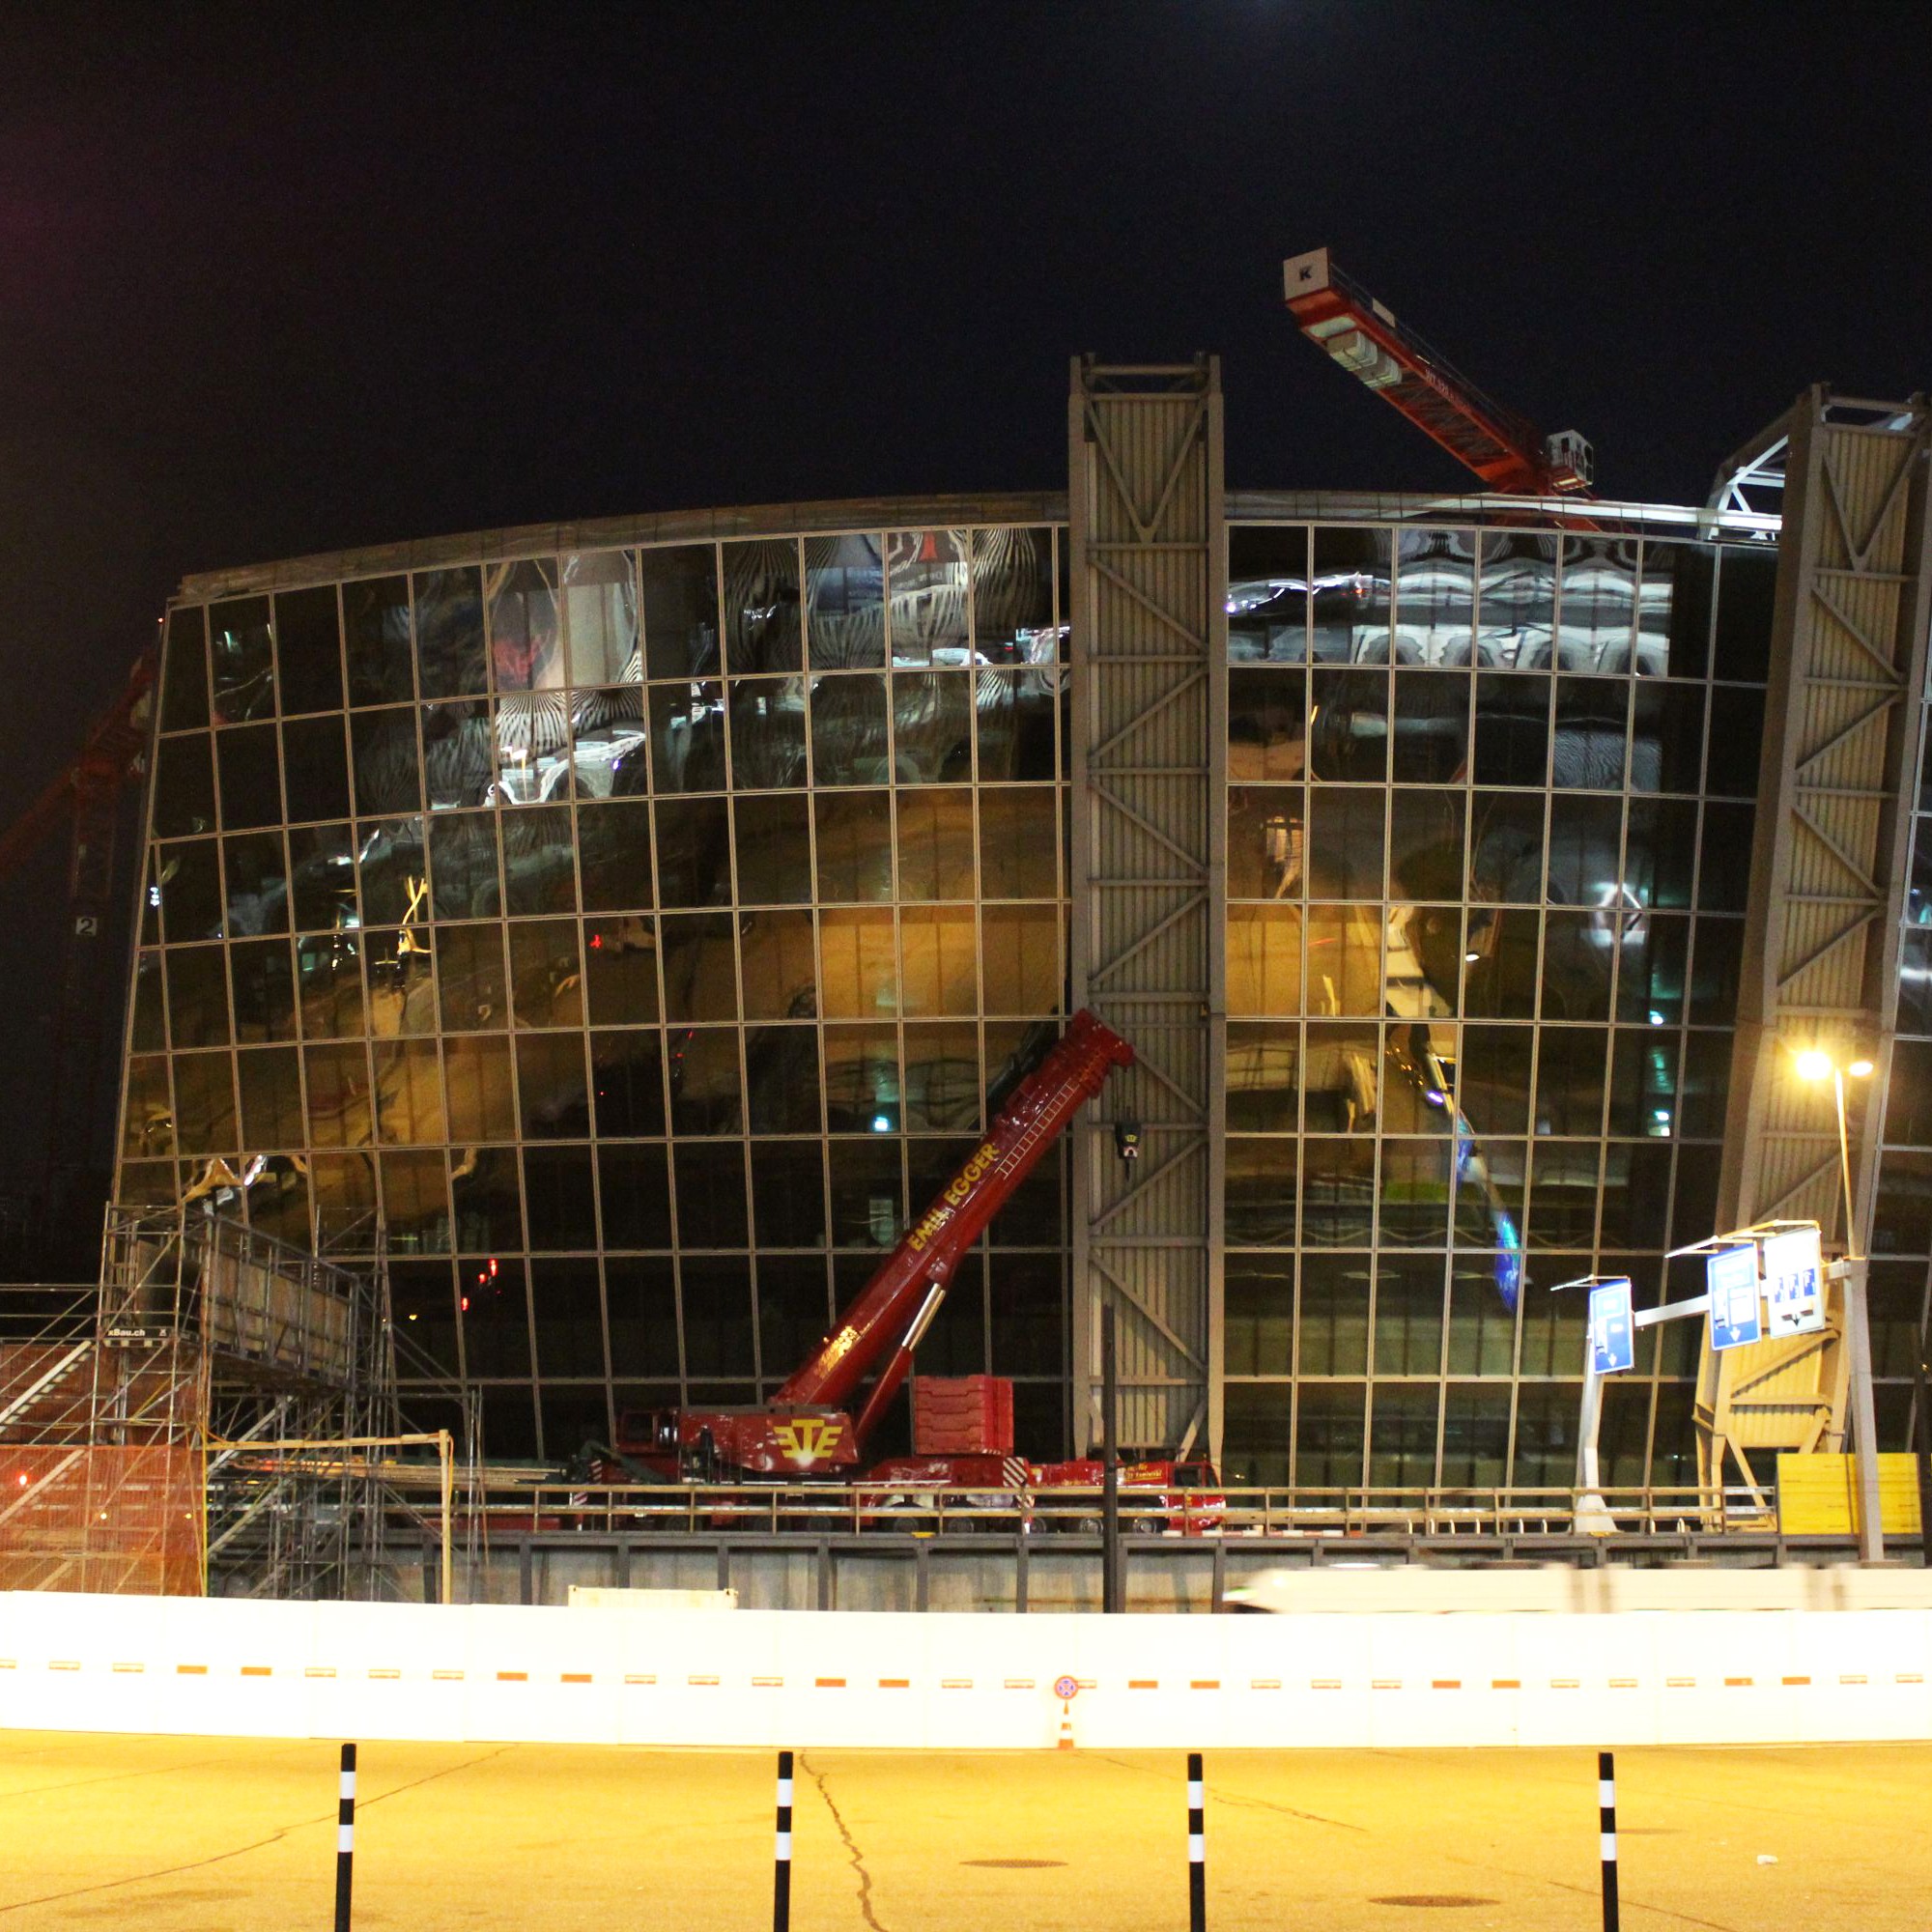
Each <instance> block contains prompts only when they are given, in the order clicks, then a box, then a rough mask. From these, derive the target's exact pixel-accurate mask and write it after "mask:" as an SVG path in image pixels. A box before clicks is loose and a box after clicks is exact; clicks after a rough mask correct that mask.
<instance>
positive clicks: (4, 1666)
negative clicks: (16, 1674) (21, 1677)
mask: <svg viewBox="0 0 1932 1932" xmlns="http://www.w3.org/2000/svg"><path fill="white" fill-rule="evenodd" d="M17 1667H18V1666H17V1665H16V1664H15V1663H14V1660H13V1659H12V1658H11V1657H0V1670H14V1669H16V1668H17Z"/></svg>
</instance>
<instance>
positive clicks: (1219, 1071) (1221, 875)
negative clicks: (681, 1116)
mask: <svg viewBox="0 0 1932 1932" xmlns="http://www.w3.org/2000/svg"><path fill="white" fill-rule="evenodd" d="M1221 467H1222V442H1221V385H1220V370H1219V365H1218V363H1217V362H1216V361H1215V360H1214V359H1213V358H1211V357H1208V356H1202V357H1199V358H1197V359H1196V360H1195V361H1194V362H1192V363H1187V364H1182V365H1179V366H1163V367H1155V368H1149V367H1129V366H1119V365H1116V366H1108V365H1104V364H1100V363H1096V362H1094V360H1093V359H1092V358H1082V359H1080V360H1077V361H1076V362H1075V363H1074V365H1073V384H1072V397H1071V404H1070V409H1069V418H1068V438H1067V469H1068V521H1069V526H1070V528H1069V540H1070V544H1071V573H1070V574H1071V582H1072V599H1073V609H1072V639H1071V657H1072V663H1073V667H1074V671H1073V686H1074V696H1073V722H1072V806H1073V838H1072V852H1073V865H1072V872H1073V877H1072V895H1073V916H1072V959H1071V983H1072V995H1073V1003H1074V1005H1075V1006H1076V1007H1080V1006H1087V1007H1091V1008H1092V1009H1094V1011H1095V1012H1096V1013H1098V1014H1099V1015H1100V1016H1101V1018H1103V1019H1104V1020H1106V1022H1107V1023H1108V1025H1110V1026H1112V1027H1114V1028H1115V1029H1116V1030H1117V1031H1119V1032H1120V1033H1121V1034H1122V1035H1123V1036H1124V1037H1126V1038H1127V1039H1128V1040H1130V1041H1131V1042H1132V1043H1133V1046H1134V1050H1135V1052H1136V1053H1137V1054H1138V1056H1139V1059H1138V1061H1137V1064H1136V1065H1134V1066H1133V1067H1131V1068H1129V1069H1127V1070H1126V1071H1124V1072H1123V1073H1122V1074H1120V1075H1117V1076H1116V1078H1115V1080H1114V1081H1113V1083H1112V1085H1111V1086H1110V1087H1109V1089H1108V1092H1107V1094H1106V1097H1105V1101H1104V1103H1103V1104H1104V1109H1105V1114H1106V1118H1105V1119H1104V1120H1102V1119H1096V1118H1092V1117H1091V1115H1090V1118H1089V1119H1087V1120H1086V1121H1084V1122H1081V1123H1080V1125H1079V1126H1078V1128H1077V1129H1076V1133H1077V1135H1078V1140H1077V1145H1076V1147H1075V1151H1074V1197H1073V1281H1074V1319H1075V1361H1076V1365H1077V1366H1076V1370H1075V1389H1076V1397H1077V1402H1076V1416H1075V1433H1076V1436H1077V1439H1078V1441H1079V1442H1080V1444H1081V1445H1082V1447H1083V1448H1084V1447H1085V1446H1086V1445H1087V1444H1089V1443H1091V1442H1092V1441H1093V1439H1094V1436H1095V1435H1097V1433H1098V1413H1097V1398H1098V1393H1099V1390H1098V1379H1099V1366H1100V1365H1099V1321H1098V1311H1099V1310H1100V1308H1101V1307H1102V1306H1103V1305H1112V1306H1113V1307H1114V1308H1115V1309H1116V1310H1117V1311H1118V1318H1119V1322H1120V1362H1121V1414H1120V1435H1121V1440H1122V1443H1123V1444H1125V1445H1127V1446H1128V1447H1129V1448H1130V1449H1137V1450H1143V1451H1152V1450H1165V1451H1169V1452H1172V1453H1176V1454H1185V1453H1196V1454H1198V1453H1201V1452H1203V1451H1206V1452H1207V1453H1208V1454H1210V1455H1212V1456H1214V1457H1216V1458H1217V1459H1218V1457H1219V1454H1220V1446H1221V1372H1220V1368H1221V1291H1222V1271H1221V1253H1222V1227H1221V1202H1222V1185H1221V1182H1222V1166H1223V1136H1222V1114H1223V1085H1224V1078H1225V1067H1226V1051H1225V1048H1226V1019H1225V1013H1226V999H1225V983H1226V971H1225V935H1226V931H1227V881H1226V872H1225V857H1224V855H1225V851H1226V821H1227V782H1226V781H1227V769H1226V768H1227V741H1228V730H1227V689H1228V680H1227V615H1226V605H1227V541H1226V518H1225V510H1224V504H1223V496H1222V469H1221ZM1125 1121H1131V1122H1134V1123H1135V1124H1137V1125H1138V1127H1139V1128H1140V1141H1139V1148H1140V1152H1139V1157H1138V1158H1137V1159H1136V1160H1133V1161H1124V1160H1122V1159H1121V1158H1119V1156H1118V1155H1117V1153H1116V1149H1115V1138H1114V1124H1115V1123H1116V1122H1125Z"/></svg>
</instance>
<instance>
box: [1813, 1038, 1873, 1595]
mask: <svg viewBox="0 0 1932 1932" xmlns="http://www.w3.org/2000/svg"><path fill="white" fill-rule="evenodd" d="M1795 1065H1796V1068H1797V1072H1798V1077H1799V1078H1800V1079H1801V1080H1804V1081H1806V1082H1808V1083H1810V1084H1813V1085H1815V1084H1816V1083H1817V1082H1819V1081H1821V1080H1829V1081H1831V1083H1832V1097H1833V1102H1834V1103H1835V1105H1836V1107H1837V1110H1838V1178H1839V1179H1840V1181H1841V1182H1842V1183H1843V1185H1844V1190H1845V1254H1844V1260H1843V1262H1842V1263H1841V1264H1840V1265H1841V1266H1842V1268H1843V1270H1844V1282H1845V1350H1846V1352H1847V1354H1849V1356H1850V1357H1851V1398H1852V1435H1853V1445H1852V1447H1853V1454H1854V1456H1855V1457H1856V1458H1857V1462H1858V1474H1859V1557H1860V1560H1861V1562H1865V1563H1879V1562H1883V1561H1884V1559H1885V1530H1884V1527H1883V1525H1882V1524H1881V1523H1880V1521H1879V1502H1878V1420H1877V1415H1876V1412H1875V1410H1874V1409H1873V1406H1872V1370H1871V1313H1870V1308H1869V1305H1868V1303H1867V1300H1866V1295H1865V1258H1864V1256H1863V1255H1861V1253H1860V1252H1859V1227H1858V1217H1857V1214H1856V1212H1855V1210H1854V1208H1853V1206H1852V1144H1851V1136H1850V1134H1849V1133H1848V1132H1847V1130H1846V1126H1845V1079H1846V1076H1847V1075H1849V1076H1850V1077H1851V1078H1852V1079H1854V1080H1868V1079H1870V1077H1871V1075H1872V1071H1873V1067H1872V1063H1871V1062H1870V1061H1869V1060H1868V1059H1866V1058H1865V1056H1864V1055H1862V1054H1860V1055H1858V1056H1856V1057H1855V1058H1853V1059H1851V1060H1849V1061H1841V1060H1839V1059H1837V1058H1836V1057H1835V1056H1833V1054H1830V1053H1828V1052H1826V1051H1825V1050H1824V1049H1823V1048H1822V1047H1815V1046H1813V1047H1807V1048H1805V1049H1804V1051H1803V1052H1801V1053H1800V1054H1798V1055H1797V1057H1796V1061H1795Z"/></svg>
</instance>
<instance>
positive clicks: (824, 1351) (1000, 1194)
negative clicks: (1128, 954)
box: [617, 1012, 1134, 1478]
mask: <svg viewBox="0 0 1932 1932" xmlns="http://www.w3.org/2000/svg"><path fill="white" fill-rule="evenodd" d="M1133 1058H1134V1051H1133V1048H1132V1047H1130V1046H1129V1045H1128V1044H1127V1043H1126V1041H1125V1040H1123V1039H1122V1037H1120V1036H1119V1035H1118V1034H1116V1033H1114V1032H1112V1031H1111V1030H1110V1029H1109V1028H1107V1027H1106V1026H1104V1025H1102V1024H1101V1022H1100V1021H1099V1020H1097V1019H1095V1018H1094V1015H1093V1014H1092V1013H1089V1012H1078V1013H1075V1014H1074V1015H1073V1017H1072V1019H1071V1020H1070V1021H1069V1022H1068V1023H1067V1028H1066V1031H1065V1034H1064V1035H1062V1037H1061V1038H1060V1040H1059V1042H1058V1044H1057V1045H1055V1046H1054V1048H1053V1050H1052V1051H1051V1052H1050V1053H1048V1054H1047V1056H1046V1057H1045V1059H1043V1060H1042V1061H1041V1062H1040V1064H1039V1065H1037V1067H1035V1068H1034V1070H1033V1071H1032V1072H1031V1073H1029V1074H1028V1075H1027V1077H1026V1078H1025V1079H1024V1080H1022V1081H1021V1082H1020V1084H1019V1085H1018V1087H1016V1088H1015V1089H1014V1090H1013V1093H1012V1095H1011V1097H1010V1098H1009V1100H1008V1101H1007V1104H1006V1105H1005V1107H1003V1108H1002V1109H1001V1111H1000V1115H999V1118H998V1119H997V1120H995V1121H994V1122H993V1124H992V1126H991V1127H990V1128H988V1129H987V1132H986V1135H985V1138H984V1139H983V1140H981V1141H980V1145H979V1146H978V1147H977V1148H975V1149H974V1151H973V1152H972V1154H971V1155H970V1156H969V1157H968V1158H967V1159H966V1161H965V1162H964V1163H963V1165H962V1166H961V1167H960V1169H959V1171H958V1173H957V1174H955V1175H954V1176H953V1178H952V1180H951V1181H949V1182H948V1183H947V1185H946V1186H945V1187H944V1188H942V1189H941V1190H940V1192H939V1195H938V1198H937V1199H936V1200H934V1202H933V1203H932V1205H931V1206H930V1207H929V1208H926V1210H925V1211H924V1213H923V1214H922V1215H921V1216H920V1217H919V1219H918V1220H917V1221H915V1222H914V1223H913V1224H912V1226H911V1227H910V1228H908V1229H907V1230H906V1232H905V1234H904V1235H903V1236H901V1237H900V1239H899V1242H898V1244H897V1245H896V1246H895V1248H894V1249H893V1251H892V1253H891V1254H889V1255H888V1256H887V1257H886V1258H885V1260H884V1261H883V1262H881V1263H880V1264H879V1266H878V1267H877V1268H876V1269H875V1270H874V1272H873V1274H872V1278H871V1279H870V1280H869V1281H868V1282H867V1284H866V1286H865V1287H864V1288H863V1289H862V1290H861V1291H860V1293H859V1296H858V1298H857V1300H855V1301H854V1302H853V1303H852V1305H851V1307H850V1308H849V1309H848V1310H847V1311H846V1313H845V1317H844V1320H843V1321H840V1322H839V1324H838V1327H837V1328H836V1329H835V1330H834V1331H833V1333H832V1334H830V1335H829V1336H827V1337H826V1338H825V1340H824V1341H822V1342H821V1343H820V1344H819V1345H818V1347H817V1348H816V1349H815V1350H813V1351H812V1353H811V1355H810V1357H809V1358H808V1359H807V1360H806V1361H805V1362H804V1363H803V1364H801V1366H800V1367H799V1368H798V1369H797V1370H795V1371H794V1372H793V1374H792V1375H791V1377H790V1378H789V1379H787V1380H786V1381H785V1382H784V1384H783V1385H782V1386H781V1388H780V1389H779V1390H778V1391H777V1393H776V1394H775V1395H774V1396H773V1397H772V1399H771V1401H770V1402H768V1403H762V1404H759V1405H757V1406H753V1407H741V1408H706V1409H694V1408H683V1409H674V1410H668V1411H661V1412H659V1413H657V1414H655V1415H652V1416H650V1417H649V1418H647V1419H646V1418H641V1417H638V1418H634V1417H629V1416H627V1417H624V1418H620V1421H619V1426H618V1441H617V1448H618V1451H619V1453H620V1455H622V1456H623V1457H624V1458H625V1459H626V1460H632V1461H635V1463H641V1464H643V1465H645V1466H647V1467H649V1468H651V1469H652V1470H653V1471H654V1472H655V1473H657V1474H660V1475H668V1476H680V1475H689V1474H693V1473H695V1474H697V1475H699V1476H700V1477H704V1478H709V1477H711V1476H713V1475H717V1474H726V1473H728V1474H746V1473H750V1474H755V1475H761V1476H762V1475H819V1474H829V1473H832V1472H834V1471H837V1470H841V1469H850V1468H852V1467H854V1466H855V1465H856V1464H857V1463H859V1461H860V1458H861V1454H862V1451H863V1449H864V1445H865V1441H866V1437H867V1435H868V1434H869V1432H870V1430H871V1428H872V1426H873V1424H874V1423H875V1422H876V1421H877V1420H878V1418H879V1416H880V1415H881V1414H882V1413H883V1412H884V1410H885V1408H886V1407H887V1406H888V1405H889V1404H890V1403H891V1401H892V1399H893V1397H894V1396H895V1394H896V1393H897V1391H898V1389H899V1387H900V1385H901V1384H902V1382H903V1381H904V1379H905V1376H906V1373H907V1371H908V1370H909V1369H910V1368H911V1366H912V1353H913V1350H914V1349H915V1348H916V1347H917V1346H918V1343H919V1340H920V1338H921V1336H923V1334H924V1332H925V1330H926V1329H927V1328H928V1327H929V1326H930V1325H931V1322H932V1320H933V1317H934V1316H935V1315H936V1314H937V1313H938V1311H939V1304H940V1302H941V1300H942V1299H943V1298H944V1296H945V1293H946V1288H947V1284H948V1283H949V1282H950V1281H951V1280H952V1274H953V1271H954V1269H956V1268H957V1267H958V1265H959V1263H960V1260H961V1258H962V1257H963V1256H964V1255H965V1254H966V1252H967V1250H968V1249H970V1248H971V1247H972V1245H973V1243H974V1242H975V1241H976V1240H978V1239H979V1237H980V1235H981V1234H982V1233H983V1232H984V1231H985V1227H986V1224H987V1223H988V1222H989V1221H990V1220H991V1219H992V1218H993V1216H994V1215H995V1214H997V1213H998V1212H999V1211H1000V1209H1001V1208H1002V1207H1004V1206H1005V1205H1006V1203H1007V1202H1008V1201H1009V1199H1010V1198H1011V1196H1012V1193H1013V1190H1014V1189H1015V1188H1016V1187H1018V1186H1019V1184H1020V1183H1021V1181H1023V1180H1024V1179H1026V1178H1027V1176H1028V1175H1029V1174H1031V1173H1032V1172H1033V1170H1034V1168H1035V1166H1036V1165H1037V1163H1038V1161H1039V1157H1040V1155H1041V1154H1043V1153H1044V1152H1045V1151H1047V1149H1048V1148H1050V1147H1051V1146H1052V1145H1053V1144H1054V1142H1055V1141H1056V1140H1058V1139H1059V1138H1060V1136H1061V1135H1062V1134H1063V1133H1064V1132H1065V1129H1066V1127H1067V1124H1068V1122H1071V1121H1072V1119H1073V1117H1074V1115H1075V1114H1076V1113H1078V1112H1079V1111H1080V1109H1081V1108H1082V1107H1083V1106H1085V1105H1086V1103H1087V1102H1088V1101H1089V1100H1091V1099H1092V1098H1093V1097H1094V1094H1097V1093H1099V1091H1100V1089H1101V1088H1102V1086H1104V1085H1105V1084H1106V1079H1107V1076H1108V1074H1109V1073H1111V1072H1112V1071H1113V1070H1114V1068H1115V1067H1117V1066H1127V1065H1132V1063H1133ZM874 1371H876V1372H877V1374H876V1379H875V1380H874V1382H873V1384H872V1388H871V1391H870V1393H869V1395H868V1396H867V1402H866V1406H865V1409H864V1411H863V1413H862V1414H861V1415H860V1417H859V1419H858V1422H857V1424H856V1425H855V1424H854V1423H853V1421H852V1419H851V1417H850V1416H849V1415H848V1414H847V1413H846V1412H845V1405H846V1404H847V1403H848V1402H849V1401H850V1400H851V1399H852V1397H853V1396H854V1395H856V1394H857V1393H858V1391H859V1387H860V1385H861V1384H862V1383H863V1382H864V1381H865V1379H866V1378H867V1375H870V1374H872V1373H873V1372H874ZM639 1424H641V1425H642V1426H641V1427H640V1426H639Z"/></svg>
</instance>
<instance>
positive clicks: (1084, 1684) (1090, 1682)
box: [1073, 1677, 1100, 1690]
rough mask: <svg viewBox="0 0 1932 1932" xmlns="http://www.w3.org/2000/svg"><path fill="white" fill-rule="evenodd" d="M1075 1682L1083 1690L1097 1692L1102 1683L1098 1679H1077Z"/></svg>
mask: <svg viewBox="0 0 1932 1932" xmlns="http://www.w3.org/2000/svg"><path fill="white" fill-rule="evenodd" d="M1073 1681H1074V1683H1076V1684H1077V1685H1078V1686H1079V1687H1080V1688H1081V1690H1096V1689H1097V1688H1098V1686H1099V1682H1100V1680H1099V1679H1098V1678H1097V1677H1076V1678H1075V1679H1074V1680H1073Z"/></svg>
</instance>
